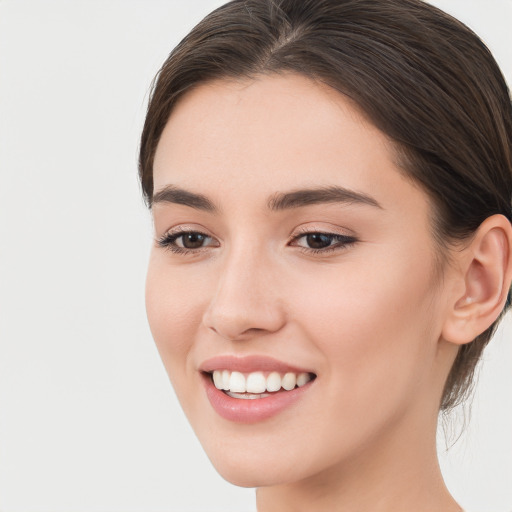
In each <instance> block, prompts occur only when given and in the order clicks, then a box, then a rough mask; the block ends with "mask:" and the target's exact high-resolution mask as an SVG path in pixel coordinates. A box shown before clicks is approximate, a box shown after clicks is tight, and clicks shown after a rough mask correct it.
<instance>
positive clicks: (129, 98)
mask: <svg viewBox="0 0 512 512" xmlns="http://www.w3.org/2000/svg"><path fill="white" fill-rule="evenodd" d="M221 3H222V2H221V1H214V0H200V1H196V0H194V1H186V0H174V1H171V0H166V1H157V0H144V1H143V0H108V1H94V0H87V1H84V0H80V1H76V0H73V1H72V0H68V1H63V0H62V1H55V0H33V1H28V0H25V1H24V0H0V179H1V181H0V244H1V246H0V510H1V511H2V512H57V511H62V512H64V511H65V512H81V511H84V512H93V511H98V512H100V511H101V512H114V511H115V512H117V511H123V512H130V511H137V512H157V511H180V512H192V511H199V510H200V511H204V512H213V511H219V512H220V511H222V512H229V511H237V512H240V511H254V510H255V508H254V503H253V502H254V499H253V491H252V490H247V489H238V488H236V487H233V486H231V485H230V484H227V483H225V482H224V481H223V480H222V479H221V478H220V477H219V476H218V475H217V474H216V473H215V471H214V469H213V468H212V467H211V465H210V463H209V462H208V460H207V459H206V457H205V455H204V454H203V452H202V450H201V448H200V446H199V444H198V442H197V440H196V439H195V437H194V435H193V433H192V431H191V429H190V427H189V426H188V424H187V422H186V420H185V418H184V416H183V414H182V412H181V410H180V408H179V406H178V403H177V401H176V398H175V397H174V394H173V392H172V390H171V387H170V385H169V384H168V381H167V377H166V375H165V372H164V369H163V366H162V365H161V363H160V360H159V358H158V355H157V352H156V349H155V348H154V345H153V342H152V340H151V336H150V333H149V329H148V327H147V323H146V318H145V311H144V301H143V290H144V277H145V266H146V261H147V256H148V248H149V244H150V237H151V222H150V218H149V215H148V214H147V212H146V211H145V208H144V207H143V204H142V200H141V198H140V190H139V186H138V183H137V179H136V155H137V146H138V137H139V134H140V130H141V126H142V122H143V116H144V111H145V103H146V100H147V91H148V86H149V83H150V81H151V79H152V77H153V75H154V74H155V72H156V71H157V70H158V68H159V66H160V64H161V63H162V62H163V60H164V58H165V57H166V56H167V54H168V52H169V51H170V50H171V48H172V47H173V46H174V45H175V44H176V43H177V42H178V41H179V40H180V39H181V38H182V37H183V36H184V35H185V34H186V32H187V31H188V30H189V29H190V28H192V26H193V25H194V24H195V23H196V22H197V21H199V19H200V18H201V17H202V16H203V15H205V14H206V13H207V12H209V10H211V9H212V8H213V7H216V6H218V5H220V4H221ZM434 3H435V4H436V5H439V6H441V7H442V8H444V9H446V10H448V11H449V12H451V13H453V14H455V15H456V16H457V17H459V18H460V19H462V20H463V21H465V22H466V23H468V24H469V25H470V26H471V27H472V28H474V29H475V30H476V31H477V32H478V33H479V34H480V35H481V36H482V37H483V38H484V40H485V41H486V42H487V44H488V45H489V46H490V48H491V49H492V51H493V52H494V53H495V56H496V57H497V59H498V61H499V63H500V65H501V66H502V69H503V71H504V72H505V75H506V76H507V78H508V81H509V83H512V36H511V26H512V1H511V0H473V1H470V0H443V1H441V0H438V1H436V2H434ZM506 324H507V325H506V326H505V327H504V328H503V329H500V332H499V334H498V336H497V338H496V339H495V341H494V342H493V344H492V345H491V348H490V349H489V350H488V351H487V352H486V356H485V360H486V361H485V364H484V366H483V370H482V373H481V379H480V384H479V387H478V393H477V396H476V399H475V403H474V407H473V414H472V421H471V423H470V426H469V427H468V428H467V429H466V433H465V435H464V436H463V437H462V439H461V440H460V441H459V442H458V443H457V444H456V445H455V447H454V448H452V449H451V450H450V451H449V452H448V455H443V454H441V457H442V466H443V471H444V473H445V476H446V480H447V482H448V484H449V487H450V489H451V490H452V492H453V493H454V494H455V496H456V498H457V499H459V500H460V502H461V503H462V504H463V505H464V506H466V507H467V508H468V510H477V511H480V512H509V511H511V510H512V339H511V338H512V322H511V319H510V317H509V318H507V320H506ZM262 470H264V468H262Z"/></svg>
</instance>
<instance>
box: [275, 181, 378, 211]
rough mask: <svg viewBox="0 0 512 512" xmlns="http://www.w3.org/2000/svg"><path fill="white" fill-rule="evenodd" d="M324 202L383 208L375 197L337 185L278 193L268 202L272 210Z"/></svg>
mask: <svg viewBox="0 0 512 512" xmlns="http://www.w3.org/2000/svg"><path fill="white" fill-rule="evenodd" d="M323 203H346V204H365V205H369V206H374V207H376V208H380V209H383V208H382V206H381V205H380V204H379V203H378V201H377V200H376V199H374V198H373V197H371V196H369V195H367V194H363V193H361V192H356V191H355V190H350V189H347V188H344V187H339V186H335V185H333V186H330V187H322V188H312V189H309V188H308V189H300V190H295V191H292V192H286V193H277V194H274V195H273V196H272V197H271V198H270V199H269V201H268V203H267V204H268V207H269V209H270V210H272V211H280V210H288V209H292V208H300V207H303V206H309V205H313V204H323Z"/></svg>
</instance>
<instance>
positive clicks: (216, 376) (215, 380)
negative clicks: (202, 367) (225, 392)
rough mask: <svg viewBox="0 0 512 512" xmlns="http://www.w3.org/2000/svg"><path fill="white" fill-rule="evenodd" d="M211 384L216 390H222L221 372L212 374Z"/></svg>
mask: <svg viewBox="0 0 512 512" xmlns="http://www.w3.org/2000/svg"><path fill="white" fill-rule="evenodd" d="M213 383H214V384H215V387H216V388H217V389H223V388H222V372H213Z"/></svg>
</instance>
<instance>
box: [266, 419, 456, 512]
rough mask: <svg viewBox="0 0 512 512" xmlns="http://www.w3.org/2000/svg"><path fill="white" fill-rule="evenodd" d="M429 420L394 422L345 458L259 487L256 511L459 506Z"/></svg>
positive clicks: (424, 511)
mask: <svg viewBox="0 0 512 512" xmlns="http://www.w3.org/2000/svg"><path fill="white" fill-rule="evenodd" d="M409 419H410V418H409ZM423 419H425V418H423ZM433 423H434V424H433V425H425V423H424V422H423V423H421V422H419V421H418V424H417V425H412V428H411V422H410V421H404V422H403V425H402V426H400V425H398V426H397V425H396V424H395V425H393V426H392V427H391V426H390V427H389V429H388V432H386V433H385V434H384V435H383V436H379V439H378V440H375V441H373V442H370V443H368V445H367V446H365V447H364V448H362V449H361V450H360V451H359V453H357V454H354V455H353V456H352V457H351V458H350V460H344V461H342V462H341V463H340V464H338V465H336V466H334V467H331V468H328V469H326V470H324V471H323V472H322V473H320V474H316V475H314V476H312V477H310V478H307V479H305V480H301V481H299V482H293V483H286V484H283V485H276V486H272V487H263V488H259V489H258V490H257V492H256V500H257V509H258V512H288V511H290V512H291V511H293V512H302V511H308V512H309V511H310V510H318V511H327V510H328V511H329V512H410V511H411V510H414V511H415V512H432V510H436V511H439V512H461V510H462V509H461V508H460V506H459V505H458V504H457V503H456V502H455V500H454V499H453V498H452V496H451V495H450V493H449V492H448V490H447V488H446V486H445V484H444V481H443V478H442V475H441V470H440V468H439V463H438V459H437V453H436V439H435V432H436V423H437V422H436V421H434V422H433ZM429 433H430V435H429Z"/></svg>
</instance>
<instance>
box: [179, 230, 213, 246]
mask: <svg viewBox="0 0 512 512" xmlns="http://www.w3.org/2000/svg"><path fill="white" fill-rule="evenodd" d="M207 238H209V237H207V236H206V235H203V234H202V233H197V232H190V233H183V234H181V235H180V236H179V237H178V238H176V241H177V242H178V240H180V239H181V241H182V243H181V244H180V243H177V244H176V245H177V246H178V247H183V248H185V249H199V248H200V247H202V246H203V244H204V243H205V241H206V239H207Z"/></svg>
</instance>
